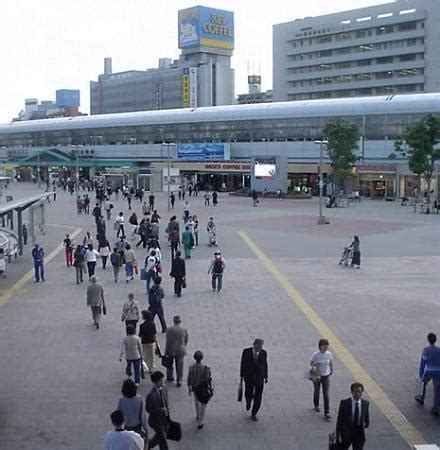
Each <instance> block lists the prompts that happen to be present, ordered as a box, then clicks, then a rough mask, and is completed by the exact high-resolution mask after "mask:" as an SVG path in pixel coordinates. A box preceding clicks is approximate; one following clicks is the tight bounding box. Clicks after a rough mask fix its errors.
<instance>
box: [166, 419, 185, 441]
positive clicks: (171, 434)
mask: <svg viewBox="0 0 440 450" xmlns="http://www.w3.org/2000/svg"><path fill="white" fill-rule="evenodd" d="M167 439H169V440H170V441H180V440H181V439H182V427H181V426H180V423H179V422H174V421H173V420H171V419H170V418H169V417H168V430H167Z"/></svg>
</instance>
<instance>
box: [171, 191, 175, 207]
mask: <svg viewBox="0 0 440 450" xmlns="http://www.w3.org/2000/svg"><path fill="white" fill-rule="evenodd" d="M170 203H171V209H174V203H176V196H175V195H174V192H171V194H170Z"/></svg>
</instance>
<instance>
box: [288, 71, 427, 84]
mask: <svg viewBox="0 0 440 450" xmlns="http://www.w3.org/2000/svg"><path fill="white" fill-rule="evenodd" d="M423 74H424V69H414V68H409V69H400V70H387V71H384V72H365V73H357V74H344V75H335V76H333V77H320V78H314V79H311V80H310V79H307V80H297V81H289V85H290V86H291V87H303V86H317V85H321V84H331V83H347V82H350V81H366V80H385V79H390V78H400V77H413V76H417V75H423Z"/></svg>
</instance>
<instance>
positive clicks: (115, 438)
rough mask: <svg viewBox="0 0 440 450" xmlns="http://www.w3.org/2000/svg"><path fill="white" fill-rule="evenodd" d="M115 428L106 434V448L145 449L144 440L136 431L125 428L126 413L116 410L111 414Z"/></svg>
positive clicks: (119, 449)
mask: <svg viewBox="0 0 440 450" xmlns="http://www.w3.org/2000/svg"><path fill="white" fill-rule="evenodd" d="M110 419H111V421H112V424H113V426H114V427H115V429H114V430H113V431H107V433H106V435H105V449H106V450H143V448H144V440H143V439H142V437H141V436H140V435H139V434H137V433H135V432H134V431H127V430H125V429H124V415H123V414H122V411H119V410H116V411H113V412H112V413H111V414H110Z"/></svg>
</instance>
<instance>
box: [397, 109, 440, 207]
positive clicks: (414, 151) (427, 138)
mask: <svg viewBox="0 0 440 450" xmlns="http://www.w3.org/2000/svg"><path fill="white" fill-rule="evenodd" d="M404 143H405V144H406V145H407V149H406V148H404V147H403V144H404ZM439 143H440V117H434V116H432V115H430V116H426V117H424V118H423V119H421V120H419V121H418V122H414V123H412V124H411V125H409V126H408V127H406V129H405V131H404V133H403V136H402V137H401V138H400V139H398V140H397V141H396V143H395V149H396V151H398V152H400V153H401V154H403V155H408V164H409V168H410V169H411V170H412V172H414V173H415V174H416V175H418V176H419V177H420V176H421V175H423V177H424V178H425V181H426V183H427V185H428V192H427V193H426V214H429V212H430V205H431V180H432V176H433V174H434V170H435V163H436V161H437V160H440V147H439Z"/></svg>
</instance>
